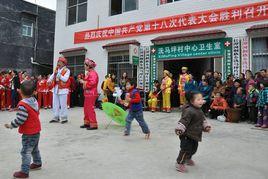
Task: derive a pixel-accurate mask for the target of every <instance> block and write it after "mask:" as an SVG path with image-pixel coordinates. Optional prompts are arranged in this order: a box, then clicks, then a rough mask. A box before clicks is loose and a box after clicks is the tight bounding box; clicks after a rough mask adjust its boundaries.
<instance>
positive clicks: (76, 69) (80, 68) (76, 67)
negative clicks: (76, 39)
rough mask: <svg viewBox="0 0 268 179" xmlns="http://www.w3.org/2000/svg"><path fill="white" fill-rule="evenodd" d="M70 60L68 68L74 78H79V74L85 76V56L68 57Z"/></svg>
mask: <svg viewBox="0 0 268 179" xmlns="http://www.w3.org/2000/svg"><path fill="white" fill-rule="evenodd" d="M66 58H67V60H68V68H69V69H70V71H71V72H72V74H73V75H74V76H77V75H79V74H84V73H85V69H84V61H85V56H84V55H81V56H73V57H66Z"/></svg>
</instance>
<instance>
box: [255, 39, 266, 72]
mask: <svg viewBox="0 0 268 179" xmlns="http://www.w3.org/2000/svg"><path fill="white" fill-rule="evenodd" d="M267 67H268V37H261V38H253V39H252V71H253V72H254V73H256V72H257V71H259V70H261V69H266V68H267Z"/></svg>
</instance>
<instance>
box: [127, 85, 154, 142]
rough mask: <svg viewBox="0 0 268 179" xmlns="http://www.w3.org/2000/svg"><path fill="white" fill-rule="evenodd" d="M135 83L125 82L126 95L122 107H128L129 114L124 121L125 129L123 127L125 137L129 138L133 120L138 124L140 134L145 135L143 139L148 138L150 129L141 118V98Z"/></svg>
mask: <svg viewBox="0 0 268 179" xmlns="http://www.w3.org/2000/svg"><path fill="white" fill-rule="evenodd" d="M136 86H137V85H136V83H135V82H127V84H126V89H127V91H128V94H126V97H125V100H124V105H125V106H128V107H129V113H128V116H127V119H126V127H125V132H124V135H125V136H129V134H130V128H131V123H132V121H133V119H134V118H135V119H136V120H137V122H138V123H139V125H140V127H141V129H142V132H143V133H144V134H145V139H149V138H150V129H149V128H148V125H147V123H146V122H145V120H144V118H143V109H142V103H141V96H140V92H139V90H138V89H137V88H136Z"/></svg>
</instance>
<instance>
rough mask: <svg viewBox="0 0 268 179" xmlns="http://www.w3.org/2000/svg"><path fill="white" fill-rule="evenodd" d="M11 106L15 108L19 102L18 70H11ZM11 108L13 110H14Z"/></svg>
mask: <svg viewBox="0 0 268 179" xmlns="http://www.w3.org/2000/svg"><path fill="white" fill-rule="evenodd" d="M11 76H12V78H11V107H12V110H14V109H15V108H16V107H17V105H18V102H19V93H18V90H19V89H20V79H19V74H18V72H17V71H16V70H13V71H12V72H11ZM12 110H11V111H12Z"/></svg>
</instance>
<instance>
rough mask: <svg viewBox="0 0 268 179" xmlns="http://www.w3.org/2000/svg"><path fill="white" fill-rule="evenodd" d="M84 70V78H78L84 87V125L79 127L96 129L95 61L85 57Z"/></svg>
mask: <svg viewBox="0 0 268 179" xmlns="http://www.w3.org/2000/svg"><path fill="white" fill-rule="evenodd" d="M84 65H85V71H86V76H85V78H84V80H82V79H81V80H80V83H81V84H82V85H83V89H84V97H85V101H84V125H82V126H80V128H86V129H87V130H96V129H98V122H97V119H96V113H95V109H94V106H95V102H96V99H97V97H98V89H97V88H98V83H99V76H98V73H97V72H96V71H95V67H96V63H95V62H94V61H93V60H91V59H88V58H86V59H85V63H84Z"/></svg>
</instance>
